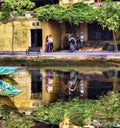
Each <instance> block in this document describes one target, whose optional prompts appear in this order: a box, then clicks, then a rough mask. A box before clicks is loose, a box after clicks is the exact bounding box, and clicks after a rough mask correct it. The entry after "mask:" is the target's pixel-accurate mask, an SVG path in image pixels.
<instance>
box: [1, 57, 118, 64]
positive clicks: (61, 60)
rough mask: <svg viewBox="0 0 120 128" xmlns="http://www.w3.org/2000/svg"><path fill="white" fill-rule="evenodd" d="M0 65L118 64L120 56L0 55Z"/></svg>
mask: <svg viewBox="0 0 120 128" xmlns="http://www.w3.org/2000/svg"><path fill="white" fill-rule="evenodd" d="M0 65H1V66H3V65H4V66H8V65H9V66H14V65H16V66H85V65H89V66H120V57H114V58H113V57H109V58H101V57H36V56H35V57H33V56H29V57H18V56H12V57H0Z"/></svg>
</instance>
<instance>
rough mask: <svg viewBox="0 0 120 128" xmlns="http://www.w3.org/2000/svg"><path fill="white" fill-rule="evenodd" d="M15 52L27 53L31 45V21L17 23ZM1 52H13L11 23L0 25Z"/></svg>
mask: <svg viewBox="0 0 120 128" xmlns="http://www.w3.org/2000/svg"><path fill="white" fill-rule="evenodd" d="M14 23H15V33H14V37H15V38H14V51H25V49H26V48H28V47H29V43H30V24H31V21H28V20H21V21H15V22H14ZM0 33H1V36H0V50H1V51H11V48H12V25H11V23H7V24H2V23H0Z"/></svg>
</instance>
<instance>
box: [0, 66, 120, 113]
mask: <svg viewBox="0 0 120 128" xmlns="http://www.w3.org/2000/svg"><path fill="white" fill-rule="evenodd" d="M8 78H10V79H11V80H13V81H12V82H13V85H14V86H15V87H17V88H19V89H20V90H22V93H21V94H19V95H17V96H15V97H9V98H6V97H0V99H1V100H0V104H7V105H8V106H9V105H10V106H11V105H13V106H15V107H17V108H18V110H19V112H25V113H26V114H31V113H32V112H33V111H35V110H36V109H37V107H38V106H39V105H40V104H48V103H51V102H56V101H59V100H66V101H67V100H70V99H71V98H73V97H76V96H77V97H79V98H82V99H97V98H98V97H99V96H100V95H104V94H106V93H107V92H108V91H110V90H119V91H120V71H119V70H114V69H113V70H111V69H110V70H93V69H92V70H83V69H78V70H76V69H68V70H67V69H61V70H60V69H50V68H47V69H39V68H33V67H32V68H30V67H29V68H23V69H22V70H20V71H18V72H15V73H13V74H12V75H10V76H9V77H8ZM8 78H7V79H8ZM1 79H3V78H2V77H1ZM4 79H5V78H4ZM7 99H9V100H7ZM10 100H11V102H12V104H11V103H10Z"/></svg>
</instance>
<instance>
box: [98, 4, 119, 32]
mask: <svg viewBox="0 0 120 128" xmlns="http://www.w3.org/2000/svg"><path fill="white" fill-rule="evenodd" d="M98 12H99V13H98V16H97V21H98V23H99V24H100V25H102V27H103V28H108V29H109V30H112V31H118V30H119V29H120V5H119V4H118V3H116V2H105V3H103V5H102V6H101V7H100V8H99V9H98Z"/></svg>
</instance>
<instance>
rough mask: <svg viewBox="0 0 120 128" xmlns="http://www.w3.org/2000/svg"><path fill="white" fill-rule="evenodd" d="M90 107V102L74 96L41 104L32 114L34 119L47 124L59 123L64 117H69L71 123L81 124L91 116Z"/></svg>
mask: <svg viewBox="0 0 120 128" xmlns="http://www.w3.org/2000/svg"><path fill="white" fill-rule="evenodd" d="M92 109H93V107H92V104H91V103H90V102H88V101H86V102H85V101H80V100H79V99H78V98H76V99H73V100H72V101H69V102H56V103H53V104H49V105H47V106H41V107H40V108H39V110H38V111H37V112H36V113H35V114H34V116H35V119H36V120H38V121H40V122H44V123H49V124H59V123H60V122H61V121H62V120H63V119H64V118H70V121H71V122H72V123H73V124H76V125H83V120H86V119H88V118H89V117H90V116H91V112H92Z"/></svg>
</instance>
